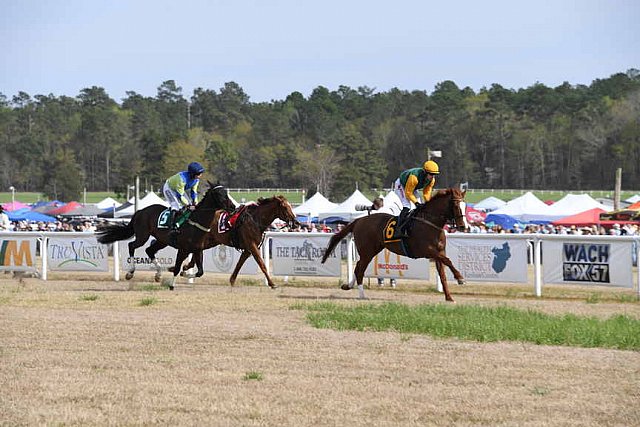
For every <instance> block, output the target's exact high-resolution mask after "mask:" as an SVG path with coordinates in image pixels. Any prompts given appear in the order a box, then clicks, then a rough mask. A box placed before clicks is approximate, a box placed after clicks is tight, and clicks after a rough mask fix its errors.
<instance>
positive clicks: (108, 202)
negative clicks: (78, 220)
mask: <svg viewBox="0 0 640 427" xmlns="http://www.w3.org/2000/svg"><path fill="white" fill-rule="evenodd" d="M121 204H122V203H120V202H118V201H117V200H115V199H112V198H111V197H107V198H106V199H104V200H100V201H99V202H98V203H96V208H98V209H102V210H104V209H113V207H114V206H115V207H116V208H117V207H118V206H120V205H121Z"/></svg>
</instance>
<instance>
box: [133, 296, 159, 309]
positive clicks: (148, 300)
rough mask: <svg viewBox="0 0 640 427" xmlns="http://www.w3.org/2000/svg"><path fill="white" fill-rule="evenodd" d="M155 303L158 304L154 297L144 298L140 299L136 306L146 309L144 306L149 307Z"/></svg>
mask: <svg viewBox="0 0 640 427" xmlns="http://www.w3.org/2000/svg"><path fill="white" fill-rule="evenodd" d="M157 302H158V299H157V298H155V297H145V298H142V299H141V300H140V302H139V303H138V305H139V306H141V307H146V306H149V305H153V304H156V303H157Z"/></svg>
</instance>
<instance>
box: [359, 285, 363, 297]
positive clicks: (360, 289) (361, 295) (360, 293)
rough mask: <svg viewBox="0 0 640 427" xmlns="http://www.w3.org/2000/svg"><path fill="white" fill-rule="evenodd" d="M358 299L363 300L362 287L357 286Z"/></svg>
mask: <svg viewBox="0 0 640 427" xmlns="http://www.w3.org/2000/svg"><path fill="white" fill-rule="evenodd" d="M358 298H360V299H364V285H358Z"/></svg>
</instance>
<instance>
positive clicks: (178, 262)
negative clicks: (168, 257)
mask: <svg viewBox="0 0 640 427" xmlns="http://www.w3.org/2000/svg"><path fill="white" fill-rule="evenodd" d="M188 255H189V252H187V251H185V250H183V249H179V250H178V254H177V255H176V263H175V265H174V266H173V278H172V279H171V284H170V285H169V289H170V290H173V288H174V287H175V285H176V277H177V276H178V274H179V273H180V267H181V266H182V263H183V262H184V260H185V258H186V257H187V256H188Z"/></svg>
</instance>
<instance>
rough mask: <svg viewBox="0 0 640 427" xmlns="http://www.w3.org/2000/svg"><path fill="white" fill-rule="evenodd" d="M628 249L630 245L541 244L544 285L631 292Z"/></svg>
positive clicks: (591, 243) (597, 243)
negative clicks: (594, 286)
mask: <svg viewBox="0 0 640 427" xmlns="http://www.w3.org/2000/svg"><path fill="white" fill-rule="evenodd" d="M632 247H633V242H630V241H623V242H613V241H594V240H591V241H589V240H586V239H583V240H581V239H575V240H571V241H566V240H563V241H555V240H554V241H545V242H543V245H542V267H543V270H544V282H545V283H560V284H564V283H572V284H580V285H602V286H622V287H625V288H633V265H632V262H631V259H632V258H631V251H632Z"/></svg>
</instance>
